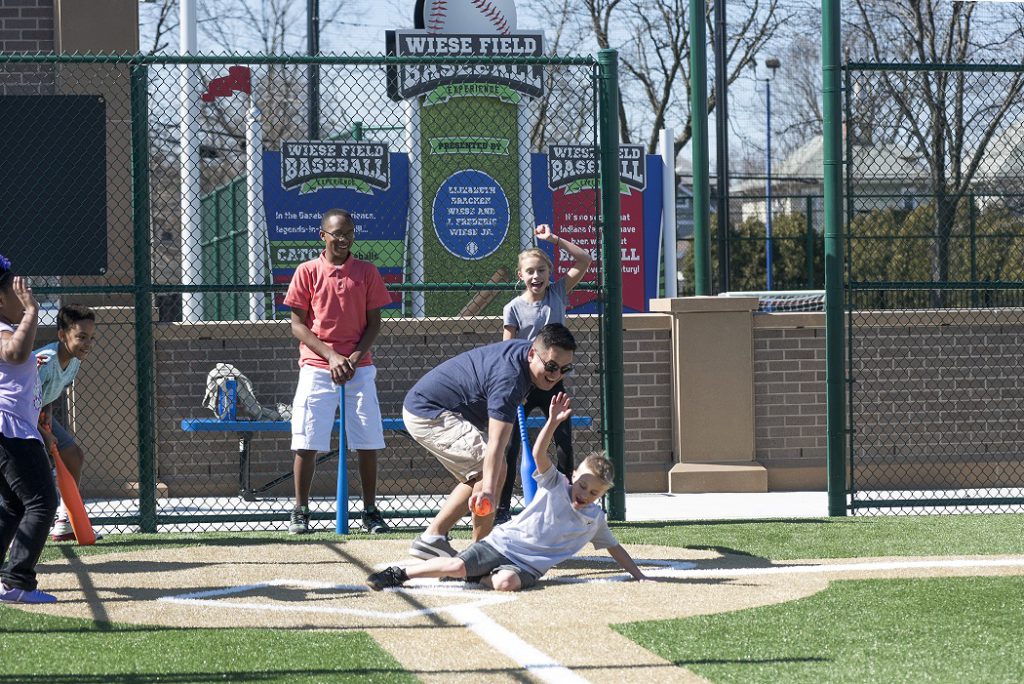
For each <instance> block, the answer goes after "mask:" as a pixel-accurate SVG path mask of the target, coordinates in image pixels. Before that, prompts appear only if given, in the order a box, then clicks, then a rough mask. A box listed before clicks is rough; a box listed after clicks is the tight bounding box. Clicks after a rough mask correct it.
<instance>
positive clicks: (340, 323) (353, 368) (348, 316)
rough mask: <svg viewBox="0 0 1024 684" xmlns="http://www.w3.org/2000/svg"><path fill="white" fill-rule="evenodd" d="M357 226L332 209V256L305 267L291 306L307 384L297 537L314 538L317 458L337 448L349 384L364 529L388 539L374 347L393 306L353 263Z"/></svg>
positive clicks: (299, 395) (328, 233)
mask: <svg viewBox="0 0 1024 684" xmlns="http://www.w3.org/2000/svg"><path fill="white" fill-rule="evenodd" d="M355 230H356V225H355V221H353V220H352V215H351V214H349V213H348V212H347V211H345V210H343V209H331V210H329V211H327V212H326V213H325V214H324V217H323V220H322V221H321V224H320V238H321V239H322V240H323V241H324V251H323V252H321V254H320V256H319V257H317V258H316V259H312V260H310V261H306V262H304V263H302V264H299V267H298V268H297V269H295V275H293V276H292V281H291V284H290V285H289V286H288V294H287V295H286V296H285V299H284V303H285V304H286V305H287V306H288V307H290V308H291V310H292V318H291V324H292V325H291V329H292V335H294V336H295V337H296V339H298V340H299V343H300V344H299V384H298V386H297V387H296V389H295V400H294V402H293V405H292V444H291V447H292V450H293V451H294V452H295V465H294V473H295V509H294V510H293V511H292V516H291V523H290V524H289V526H288V532H289V533H290V534H304V533H306V532H308V531H309V490H310V486H311V485H312V483H313V471H314V470H315V468H316V454H317V452H319V451H328V450H329V449H330V448H331V432H332V431H333V428H334V421H335V413H336V411H337V409H338V385H345V434H346V436H347V438H348V446H349V447H350V448H352V449H355V450H356V451H357V452H358V453H359V478H360V480H361V482H362V490H363V526H364V527H365V528H366V531H367V532H371V533H377V532H386V531H387V530H388V527H387V525H385V524H384V519H383V518H382V517H381V514H380V512H379V511H378V510H377V506H376V490H377V451H378V450H379V449H383V448H384V429H383V426H382V423H381V417H380V404H379V403H378V401H377V387H376V383H375V378H376V376H377V369H376V367H375V366H374V365H373V357H372V356H371V355H370V347H371V346H373V343H374V341H375V340H376V339H377V334H378V333H379V332H380V308H381V307H382V306H385V305H387V304H390V303H391V295H390V294H388V291H387V288H386V287H385V285H384V279H383V278H381V276H380V272H379V271H378V270H377V267H376V266H374V265H373V264H371V263H369V262H368V261H362V260H360V259H356V258H355V257H354V256H352V253H351V249H352V245H353V244H354V243H355Z"/></svg>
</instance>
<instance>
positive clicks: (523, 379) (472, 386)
mask: <svg viewBox="0 0 1024 684" xmlns="http://www.w3.org/2000/svg"><path fill="white" fill-rule="evenodd" d="M531 346H532V343H531V342H528V341H526V340H507V341H505V342H497V343H495V344H488V345H486V346H483V347H477V348H475V349H470V350H469V351H466V352H463V353H461V354H459V355H458V356H454V357H452V358H450V359H448V360H447V361H445V362H444V363H442V364H441V365H439V366H437V367H435V368H434V369H433V370H431V371H429V372H428V373H427V374H426V375H424V376H423V377H422V378H420V379H419V382H417V383H416V384H415V385H413V387H412V389H411V390H409V393H408V394H406V395H405V402H404V403H403V405H404V406H405V408H406V410H408V411H409V413H411V414H413V415H414V416H419V417H420V418H437V417H438V416H440V415H441V413H442V412H444V411H453V412H455V413H458V414H459V415H461V416H462V417H463V418H465V419H466V420H468V421H469V422H470V423H472V424H473V425H475V426H476V427H478V428H480V429H481V430H486V429H487V421H488V419H489V418H494V419H496V420H500V421H503V422H506V423H515V422H516V411H517V409H518V408H519V405H520V404H522V403H523V400H524V399H525V398H526V394H527V392H529V391H530V388H531V387H532V386H533V385H532V383H531V382H530V372H529V367H530V362H529V360H528V359H527V353H528V352H529V351H530V347H531Z"/></svg>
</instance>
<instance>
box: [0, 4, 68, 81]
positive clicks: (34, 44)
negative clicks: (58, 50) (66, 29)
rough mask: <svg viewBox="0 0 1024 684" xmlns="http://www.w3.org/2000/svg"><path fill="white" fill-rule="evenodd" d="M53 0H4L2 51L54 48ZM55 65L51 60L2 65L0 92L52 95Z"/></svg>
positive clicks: (0, 19) (0, 7) (0, 12)
mask: <svg viewBox="0 0 1024 684" xmlns="http://www.w3.org/2000/svg"><path fill="white" fill-rule="evenodd" d="M53 19H54V17H53V0H3V3H2V4H0V52H53V50H54V45H55V43H54V21H53ZM53 92H54V68H53V66H52V65H48V64H8V65H5V66H3V67H0V94H3V95H49V94H52V93H53Z"/></svg>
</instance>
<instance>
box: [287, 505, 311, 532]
mask: <svg viewBox="0 0 1024 684" xmlns="http://www.w3.org/2000/svg"><path fill="white" fill-rule="evenodd" d="M307 532H309V506H302V507H300V508H296V509H294V510H293V511H292V520H291V522H290V523H289V524H288V534H306V533H307Z"/></svg>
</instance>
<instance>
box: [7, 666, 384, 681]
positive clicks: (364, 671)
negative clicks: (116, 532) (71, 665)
mask: <svg viewBox="0 0 1024 684" xmlns="http://www.w3.org/2000/svg"><path fill="white" fill-rule="evenodd" d="M401 673H402V670H389V669H382V668H359V669H347V670H344V669H342V670H333V669H332V670H274V671H271V672H161V673H159V674H114V673H104V674H89V675H81V674H36V675H30V674H19V675H4V674H0V684H151V683H154V682H170V683H171V684H184V683H186V682H187V683H188V684H201V683H202V682H262V681H278V682H287V681H293V680H295V679H297V678H300V677H304V678H317V679H316V681H339V680H340V679H343V678H346V677H350V678H352V681H356V678H359V677H369V676H373V675H392V676H397V675H400V674H401Z"/></svg>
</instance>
